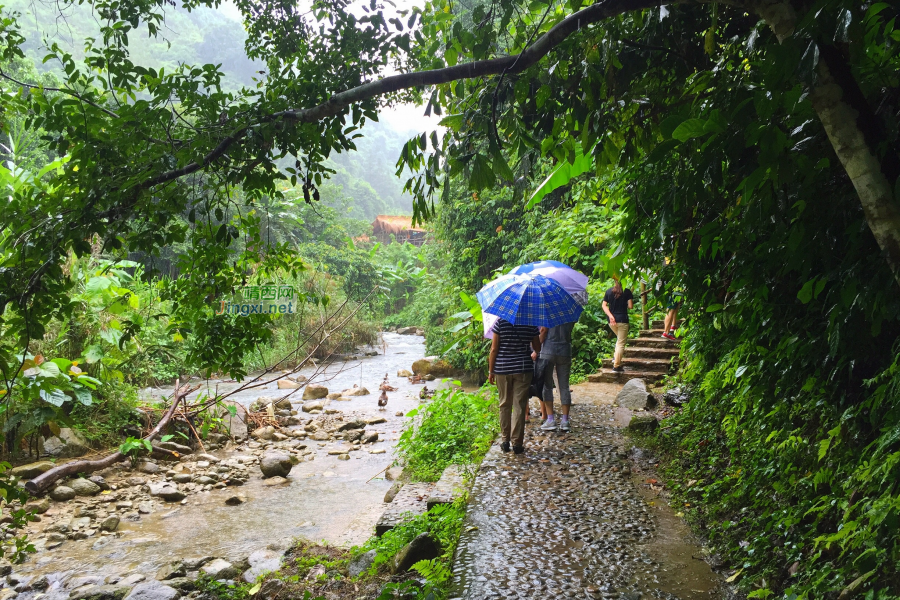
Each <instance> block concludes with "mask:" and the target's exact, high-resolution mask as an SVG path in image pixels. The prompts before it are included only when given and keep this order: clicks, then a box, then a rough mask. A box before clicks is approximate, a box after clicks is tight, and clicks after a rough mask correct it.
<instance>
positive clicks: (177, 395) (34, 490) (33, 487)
mask: <svg viewBox="0 0 900 600" xmlns="http://www.w3.org/2000/svg"><path fill="white" fill-rule="evenodd" d="M199 388H200V386H199V385H198V386H194V387H191V388H187V387H185V388H182V387H181V386H180V385H179V382H178V381H177V380H176V381H175V391H174V392H173V394H172V398H173V400H172V405H171V406H170V407H169V409H168V410H167V411H166V412H165V414H163V416H162V418H161V419H160V420H159V423H157V424H156V427H154V428H153V429H152V430H150V433H148V434H147V436H146V437H145V438H144V439H145V440H152V439H153V438H155V437H156V436H157V435H159V433H160V432H161V431H162V430H163V429H164V428H165V426H166V425H168V424H169V421H170V420H171V419H172V416H173V415H174V414H175V410H176V409H177V408H178V404H179V403H180V402H181V401H182V400H183V399H184V398H185V396H187V395H189V394H190V393H191V392H193V391H195V390H197V389H199ZM153 449H154V450H155V451H157V452H161V453H165V454H167V455H168V454H169V453H171V455H172V456H173V458H174V457H177V454H176V453H174V452H171V451H169V450H164V449H163V448H159V447H156V446H154V447H153ZM125 458H127V457H126V456H125V455H124V454H122V453H121V452H113V453H112V454H110V455H109V456H106V457H105V458H101V459H99V460H74V461H72V462H69V463H66V464H64V465H60V466H58V467H53V468H52V469H50V470H49V471H47V472H46V473H42V474H41V475H39V476H37V477H35V478H34V479H32V480H31V481H28V482H26V483H25V491H27V492H28V493H29V494H32V495H35V494H40V493H42V492H45V491H46V490H47V488H49V487H50V486H51V485H53V483H55V482H56V481H58V480H59V479H61V478H63V477H68V476H69V475H75V474H77V473H93V472H94V471H99V470H100V469H105V468H106V467H110V466H112V465H114V464H116V463H117V462H119V461H120V460H124V459H125Z"/></svg>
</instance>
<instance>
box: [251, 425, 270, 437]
mask: <svg viewBox="0 0 900 600" xmlns="http://www.w3.org/2000/svg"><path fill="white" fill-rule="evenodd" d="M252 435H253V437H255V438H256V439H258V440H274V439H275V428H274V427H272V426H271V425H269V426H268V427H260V428H259V429H254V430H253V434H252Z"/></svg>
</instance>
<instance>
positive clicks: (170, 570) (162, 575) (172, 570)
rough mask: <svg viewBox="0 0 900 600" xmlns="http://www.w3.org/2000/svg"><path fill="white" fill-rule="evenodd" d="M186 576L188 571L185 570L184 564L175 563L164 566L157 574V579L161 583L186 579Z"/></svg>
mask: <svg viewBox="0 0 900 600" xmlns="http://www.w3.org/2000/svg"><path fill="white" fill-rule="evenodd" d="M186 575H187V569H185V567H184V563H182V562H174V563H169V564H167V565H163V566H162V567H160V568H159V571H157V572H156V578H157V579H158V580H159V581H166V580H167V579H175V578H176V577H185V576H186Z"/></svg>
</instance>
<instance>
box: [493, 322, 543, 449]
mask: <svg viewBox="0 0 900 600" xmlns="http://www.w3.org/2000/svg"><path fill="white" fill-rule="evenodd" d="M491 332H492V333H493V339H492V341H491V353H490V355H489V356H488V372H489V373H490V375H488V381H489V382H490V383H491V384H496V386H497V391H498V392H499V393H500V433H501V436H502V437H503V441H502V442H501V444H500V449H501V450H503V451H504V452H509V445H510V441H512V443H513V448H512V449H513V452H515V453H516V454H522V453H523V452H524V451H525V411H527V410H528V398H529V397H530V396H531V393H530V387H531V378H532V377H533V376H534V363H533V361H532V359H531V351H532V349H534V351H535V352H540V351H541V339H540V335H539V331H538V328H537V327H535V326H534V325H513V324H512V323H510V322H509V321H507V320H506V319H497V322H496V323H494V326H493V327H492V328H491Z"/></svg>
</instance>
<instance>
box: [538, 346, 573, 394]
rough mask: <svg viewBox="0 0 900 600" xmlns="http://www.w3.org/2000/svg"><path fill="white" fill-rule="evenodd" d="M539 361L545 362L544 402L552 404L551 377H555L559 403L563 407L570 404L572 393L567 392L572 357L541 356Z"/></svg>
mask: <svg viewBox="0 0 900 600" xmlns="http://www.w3.org/2000/svg"><path fill="white" fill-rule="evenodd" d="M541 359H543V360H545V361H547V366H546V367H545V369H544V402H546V403H547V404H553V387H554V385H553V375H554V372H555V375H556V384H557V387H559V401H560V403H561V404H562V405H563V406H569V405H571V404H572V392H571V391H570V390H569V374H570V373H571V372H572V357H571V356H557V355H555V354H551V355H550V356H543V355H541Z"/></svg>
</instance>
